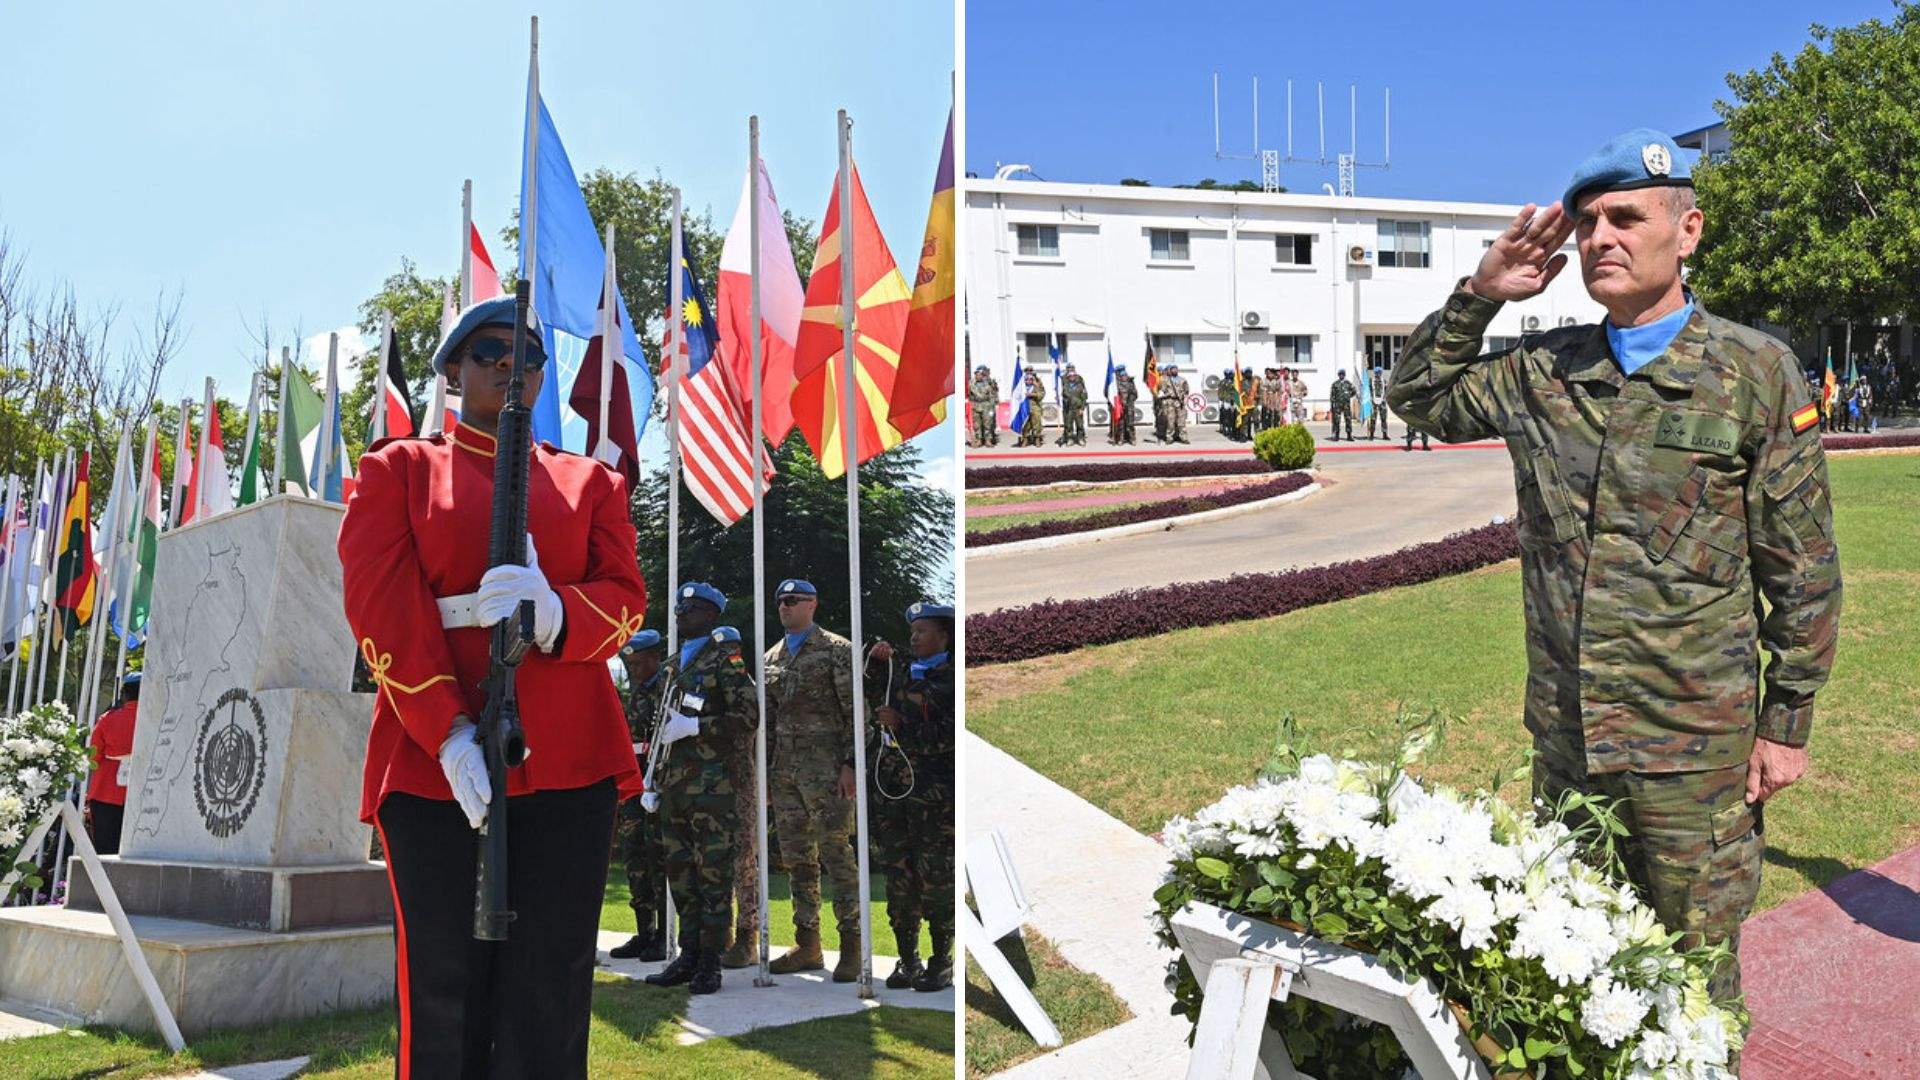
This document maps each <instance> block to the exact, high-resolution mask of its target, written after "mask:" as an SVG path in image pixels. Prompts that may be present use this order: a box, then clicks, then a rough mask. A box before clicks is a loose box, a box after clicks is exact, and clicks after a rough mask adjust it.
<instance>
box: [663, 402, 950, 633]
mask: <svg viewBox="0 0 1920 1080" xmlns="http://www.w3.org/2000/svg"><path fill="white" fill-rule="evenodd" d="M919 464H920V450H919V448H918V447H917V446H916V445H915V444H913V443H911V442H908V443H904V444H902V445H900V446H897V447H894V448H893V449H892V450H889V451H887V452H886V453H883V454H879V455H877V456H875V457H874V458H873V459H872V460H870V461H868V462H867V463H866V464H864V465H862V466H860V567H861V585H862V588H863V590H864V591H865V594H866V606H865V608H864V609H863V612H862V616H863V621H864V627H863V628H864V630H865V632H866V635H867V636H868V637H869V638H873V637H885V638H887V640H889V641H892V642H893V643H895V644H896V645H904V644H905V643H906V632H907V624H906V618H905V615H906V609H907V605H908V604H911V603H913V602H914V601H916V600H922V599H926V598H928V597H938V598H945V597H950V596H951V595H952V589H953V582H952V580H951V578H950V577H949V576H947V574H946V573H945V571H946V568H947V567H948V566H950V564H951V563H950V560H951V559H952V557H953V546H954V540H953V538H954V505H953V496H952V495H951V494H949V493H948V492H946V491H944V490H942V489H939V488H934V487H929V486H927V485H926V484H925V483H924V482H922V481H921V480H920V477H919ZM774 467H775V468H776V469H777V470H778V473H779V475H778V476H776V477H775V478H774V481H773V487H772V488H771V489H770V490H769V491H768V492H767V495H766V500H765V504H764V505H765V508H766V515H767V523H766V549H765V553H766V566H767V574H766V577H767V588H768V589H772V588H773V587H774V585H776V584H777V583H778V582H779V581H780V579H781V578H788V577H798V578H805V579H807V580H809V581H811V582H813V583H814V585H816V586H818V587H819V589H820V608H819V611H818V613H817V616H816V618H817V621H818V622H819V623H820V625H822V626H825V627H826V628H828V629H829V630H832V631H834V632H835V633H839V634H845V633H847V630H848V627H849V625H850V619H851V614H850V613H851V606H850V605H849V603H848V598H847V495H846V481H845V480H844V479H838V480H829V479H827V477H826V475H825V474H824V473H822V472H821V471H820V466H819V464H818V463H817V462H815V461H814V459H813V455H812V453H811V452H810V451H808V449H807V444H806V441H805V440H804V439H802V438H801V437H800V435H799V433H798V432H795V433H794V434H793V435H791V436H789V437H788V438H787V441H786V442H785V443H783V444H782V445H781V446H780V447H779V448H778V449H777V450H776V451H775V452H774ZM633 518H634V521H635V523H636V526H637V527H638V529H639V534H640V538H639V541H640V542H639V551H640V571H641V573H642V574H643V575H644V576H645V577H646V580H647V590H648V597H649V602H648V605H647V624H648V625H649V626H652V627H655V628H656V629H660V630H661V631H662V632H664V631H665V628H666V620H667V619H669V618H671V617H672V609H673V603H672V599H671V598H670V597H667V596H666V586H667V476H666V470H665V469H656V470H654V471H653V472H651V473H649V474H647V475H646V476H643V477H642V478H641V481H640V486H639V489H638V490H637V491H636V492H635V493H634V496H633ZM680 580H681V581H706V582H710V583H711V584H713V585H714V586H716V587H718V588H719V589H720V591H721V592H724V593H726V594H727V597H728V599H729V603H728V606H727V611H726V614H725V618H724V621H725V622H726V623H727V624H728V625H731V626H735V627H738V628H739V630H740V633H741V635H742V636H743V637H744V638H746V639H747V642H748V645H749V648H751V643H752V638H753V626H752V621H751V620H752V615H751V614H750V613H751V612H752V610H753V608H752V604H753V521H752V518H751V517H746V518H742V519H741V520H740V521H738V522H736V523H735V524H734V525H733V526H732V527H731V528H726V529H723V528H721V527H720V524H719V522H717V521H715V520H714V518H713V515H711V514H709V513H707V510H706V508H705V507H703V506H701V505H700V504H699V503H698V502H696V501H695V500H694V498H693V496H692V494H691V493H689V492H688V491H687V490H686V489H685V487H684V486H683V487H682V488H681V492H680ZM763 600H764V601H765V603H764V605H763V610H764V614H765V616H766V627H767V640H768V641H775V640H778V637H779V634H780V632H781V631H780V622H779V617H778V616H777V615H776V614H775V609H774V606H773V604H772V602H771V598H770V597H766V598H763Z"/></svg>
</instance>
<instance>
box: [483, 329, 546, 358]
mask: <svg viewBox="0 0 1920 1080" xmlns="http://www.w3.org/2000/svg"><path fill="white" fill-rule="evenodd" d="M512 355H513V342H511V341H502V340H501V339H499V338H490V337H489V338H480V339H479V340H477V341H475V342H474V343H473V344H471V345H468V346H467V348H466V356H465V359H468V360H472V361H475V362H477V363H481V364H498V363H499V362H500V361H502V360H504V359H506V358H507V357H509V356H512ZM527 359H528V360H530V361H531V362H532V363H533V364H534V365H539V364H544V363H546V362H547V351H546V349H544V348H542V347H541V345H540V342H539V340H538V339H537V338H534V337H532V336H531V335H529V336H528V338H527Z"/></svg>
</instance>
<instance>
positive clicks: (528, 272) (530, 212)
mask: <svg viewBox="0 0 1920 1080" xmlns="http://www.w3.org/2000/svg"><path fill="white" fill-rule="evenodd" d="M532 19H533V22H532V29H531V30H530V31H529V33H528V38H527V156H526V159H525V160H524V161H522V162H521V164H520V175H521V176H523V177H525V178H526V188H525V190H524V191H522V192H521V206H520V275H521V276H522V277H524V278H526V279H527V302H528V303H529V304H531V303H532V302H533V297H534V296H535V295H536V294H537V293H539V291H540V275H539V274H538V273H537V272H536V268H537V267H538V266H539V262H540V260H539V255H540V248H539V247H538V246H537V244H536V243H535V241H536V239H537V238H538V234H537V232H536V229H537V227H538V226H539V224H540V194H539V182H540V169H539V164H540V162H539V156H538V155H539V151H540V16H538V15H535V16H533V17H532ZM471 235H472V234H471V233H469V234H468V236H469V237H471ZM462 243H467V244H469V246H471V241H470V239H466V238H463V240H462ZM462 265H465V266H467V268H468V272H467V279H466V280H465V281H464V282H463V283H462V285H463V287H464V288H466V290H467V292H468V294H469V295H468V298H467V301H466V302H468V303H471V302H472V296H471V294H472V291H473V273H472V262H471V257H470V256H469V259H468V261H467V262H465V263H463V264H462ZM555 389H556V390H557V389H559V388H558V387H555ZM669 622H671V620H669Z"/></svg>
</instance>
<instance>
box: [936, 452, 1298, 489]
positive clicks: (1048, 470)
mask: <svg viewBox="0 0 1920 1080" xmlns="http://www.w3.org/2000/svg"><path fill="white" fill-rule="evenodd" d="M1272 471H1273V467H1272V466H1271V465H1268V464H1267V463H1266V462H1264V461H1261V460H1259V459H1257V458H1252V457H1247V458H1231V459H1229V460H1226V461H1192V460H1187V461H1089V462H1087V463H1085V464H1074V465H987V466H982V467H980V468H977V469H968V470H967V490H968V491H984V490H987V489H988V488H1003V487H1034V486H1038V485H1041V484H1058V483H1061V482H1063V481H1068V480H1078V481H1081V482H1083V483H1089V484H1111V483H1115V482H1118V481H1121V480H1184V479H1188V478H1190V477H1195V476H1257V475H1259V474H1261V473H1270V472H1272Z"/></svg>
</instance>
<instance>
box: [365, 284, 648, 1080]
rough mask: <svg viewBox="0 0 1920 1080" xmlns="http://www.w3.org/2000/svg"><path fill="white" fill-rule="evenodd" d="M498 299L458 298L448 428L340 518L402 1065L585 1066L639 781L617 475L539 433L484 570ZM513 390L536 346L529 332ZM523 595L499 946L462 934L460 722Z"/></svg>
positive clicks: (478, 763) (469, 847) (505, 320)
mask: <svg viewBox="0 0 1920 1080" xmlns="http://www.w3.org/2000/svg"><path fill="white" fill-rule="evenodd" d="M513 320H514V301H513V298H511V297H500V298H498V299H495V300H488V301H485V302H482V303H479V304H475V305H474V306H472V307H470V308H468V309H467V311H466V313H465V314H464V315H462V316H461V317H460V321H459V322H458V323H457V324H456V325H455V326H454V328H453V332H452V333H450V334H448V335H447V338H446V340H445V341H444V342H443V343H442V344H441V346H440V349H439V351H437V352H436V353H435V354H434V357H433V367H434V370H435V371H436V372H440V373H443V374H445V375H446V377H447V383H448V385H449V387H451V388H457V389H458V390H459V391H460V392H461V395H462V406H461V420H460V423H459V425H458V426H456V427H455V428H454V429H453V430H452V431H449V432H447V433H445V434H442V435H434V436H430V437H428V438H403V439H387V440H382V441H380V442H377V443H375V444H374V445H373V446H372V447H371V448H370V449H369V450H368V452H367V454H366V456H364V457H362V458H361V459H360V477H359V485H358V489H357V490H356V491H355V493H354V495H353V498H352V500H351V501H350V502H349V503H348V505H347V512H346V517H345V518H344V520H342V522H341V524H340V540H339V551H340V562H341V566H342V577H343V579H344V584H345V607H346V616H347V622H348V624H349V625H350V626H351V627H352V630H353V635H354V639H355V641H356V642H357V643H358V647H359V650H360V656H361V658H362V659H363V660H364V661H365V662H366V665H367V669H368V670H369V672H371V674H372V678H373V681H374V683H375V685H376V687H377V691H378V692H377V694H376V697H375V703H374V711H373V728H372V731H371V732H370V734H369V735H368V738H367V760H366V770H365V774H364V781H363V786H362V792H361V803H360V815H361V819H362V820H364V821H367V822H370V823H371V824H373V825H374V827H375V828H377V829H378V830H379V833H380V841H381V846H382V847H383V848H384V849H385V851H386V856H387V873H388V876H389V878H390V879H391V883H392V887H393V894H394V899H395V906H396V910H395V912H394V933H395V943H396V945H397V948H396V951H395V963H396V966H397V968H398V972H397V979H396V982H397V985H398V986H399V988H400V993H399V996H398V999H397V1001H396V1005H397V1008H398V1011H399V1049H398V1054H397V1056H398V1058H399V1062H398V1071H399V1074H400V1075H402V1076H408V1075H412V1076H555V1077H570V1076H585V1075H586V1072H587V1025H588V1020H589V1018H590V1016H591V1006H592V991H593V954H594V938H595V934H596V932H597V930H598V927H599V921H600V902H601V898H602V896H603V895H604V893H605V890H606V878H607V861H608V858H609V856H610V852H611V848H612V842H613V820H614V808H615V804H616V802H617V801H618V798H617V793H618V792H624V793H628V794H631V793H633V792H636V791H638V790H639V779H640V772H639V769H638V768H637V767H636V765H635V762H634V757H633V748H632V745H631V743H630V740H629V739H628V737H627V728H626V723H625V721H624V718H623V716H622V713H621V708H620V697H619V694H618V693H617V692H616V691H615V690H614V685H613V680H612V679H611V678H609V677H608V674H607V667H606V662H607V661H608V660H610V659H612V658H613V656H614V654H615V653H617V652H618V651H619V649H620V647H621V646H622V645H624V644H625V643H626V642H627V640H628V639H629V638H631V637H632V636H633V633H634V631H636V630H638V629H639V628H640V623H641V620H642V617H643V615H644V614H645V610H646V602H647V594H646V586H645V585H644V584H643V583H642V581H641V578H640V568H639V566H638V565H637V564H636V563H635V560H634V528H633V523H632V522H631V521H630V520H629V519H628V517H627V485H626V482H625V481H624V480H623V479H622V478H621V476H620V474H619V473H617V472H614V471H613V470H611V469H609V468H607V467H606V466H605V465H602V464H601V463H599V462H597V461H595V460H593V459H592V458H587V457H581V456H578V455H575V454H568V453H563V452H561V451H560V450H557V449H555V448H554V447H552V446H549V445H546V444H541V445H538V446H536V447H535V448H534V449H533V450H532V451H531V453H532V461H531V462H530V463H529V470H528V471H529V475H528V483H527V490H528V494H527V522H528V531H529V543H528V546H527V565H525V566H498V567H494V568H492V569H488V567H487V537H488V534H489V532H490V524H491V521H492V508H493V470H494V452H495V437H494V433H495V431H496V429H497V425H498V421H499V416H500V410H501V407H502V406H503V405H504V404H505V403H506V388H507V381H508V372H509V369H510V365H511V363H512V353H513ZM529 331H530V332H529V334H528V336H527V346H528V351H529V353H530V355H529V356H528V357H527V364H526V377H525V383H524V388H523V394H524V401H525V402H526V403H527V404H528V405H529V406H531V405H532V403H533V401H534V399H535V397H536V396H537V395H538V394H539V392H540V375H541V371H542V369H543V367H544V363H545V357H544V356H543V355H542V353H541V348H540V344H539V342H540V334H539V328H538V323H537V322H535V323H534V325H532V326H530V327H529ZM523 602H530V603H531V604H532V605H533V612H534V647H533V648H531V649H529V650H528V652H527V655H526V659H525V660H524V661H523V662H522V663H521V665H520V668H519V674H518V682H517V684H516V685H517V688H518V696H519V702H520V712H521V722H522V724H523V725H524V726H525V732H526V744H527V757H526V761H525V762H524V763H523V764H521V765H520V766H517V767H515V768H513V769H512V770H510V771H509V773H508V776H507V793H508V796H509V803H508V805H509V806H510V807H511V811H510V813H509V814H508V816H507V826H506V827H507V830H508V838H509V841H508V842H509V847H510V849H511V852H512V857H511V858H510V859H509V860H508V862H507V890H508V896H509V898H510V902H511V905H512V907H513V910H514V911H515V912H516V913H517V916H518V917H517V918H516V919H515V920H514V922H513V924H512V930H511V932H510V933H509V935H508V937H507V940H505V941H501V942H484V941H477V940H475V939H474V937H473V908H474V879H475V864H476V862H477V855H478V851H477V847H478V845H477V834H476V832H475V830H477V829H479V828H480V827H481V825H482V824H484V823H485V821H486V817H487V802H488V795H489V791H490V785H489V782H488V777H487V769H486V765H485V762H484V761H483V760H482V753H481V747H480V745H479V744H478V743H477V742H475V740H474V723H473V721H474V718H475V717H477V716H479V715H480V714H481V711H482V707H483V705H484V703H485V691H484V690H483V689H482V684H483V682H484V680H485V679H486V678H487V676H488V673H489V669H490V659H489V653H490V648H489V646H490V639H491V628H492V627H493V625H494V624H495V623H497V622H499V621H500V620H501V619H505V618H508V617H510V616H512V615H514V614H515V612H517V611H518V610H519V608H520V605H521V604H522V603H523Z"/></svg>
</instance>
